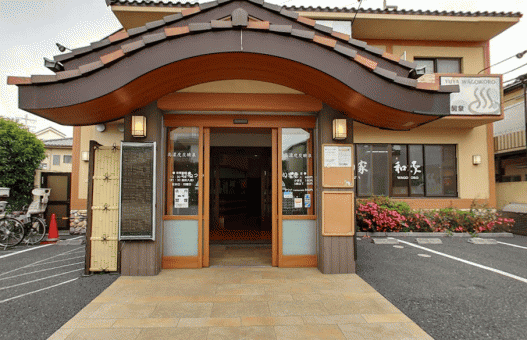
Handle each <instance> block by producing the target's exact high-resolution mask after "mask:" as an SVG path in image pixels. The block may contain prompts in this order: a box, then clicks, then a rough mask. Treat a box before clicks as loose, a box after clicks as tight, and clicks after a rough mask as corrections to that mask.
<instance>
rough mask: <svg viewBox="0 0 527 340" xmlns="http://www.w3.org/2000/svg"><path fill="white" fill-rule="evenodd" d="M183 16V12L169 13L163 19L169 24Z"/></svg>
mask: <svg viewBox="0 0 527 340" xmlns="http://www.w3.org/2000/svg"><path fill="white" fill-rule="evenodd" d="M181 18H183V14H181V13H174V14H171V15H167V16H166V17H163V20H164V21H165V22H166V23H167V24H170V23H171V22H174V21H177V20H179V19H181Z"/></svg>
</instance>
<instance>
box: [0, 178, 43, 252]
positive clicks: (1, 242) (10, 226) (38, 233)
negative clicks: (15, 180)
mask: <svg viewBox="0 0 527 340" xmlns="http://www.w3.org/2000/svg"><path fill="white" fill-rule="evenodd" d="M2 189H7V188H1V189H0V194H1V193H3V194H4V195H2V196H0V197H5V190H4V191H3V192H2ZM7 190H8V191H7V197H9V189H7ZM31 193H32V194H33V201H32V202H31V204H30V205H29V207H28V209H27V210H25V211H23V212H13V213H11V214H7V213H6V208H7V205H8V203H7V202H6V201H1V202H0V247H4V248H6V247H12V246H16V245H18V244H20V243H21V242H22V241H24V242H25V243H26V244H28V245H34V244H38V243H40V241H42V239H43V238H44V236H46V227H47V226H46V221H45V220H44V218H43V215H44V212H45V211H46V208H47V204H48V198H49V195H50V193H51V189H47V188H39V189H33V191H32V192H31Z"/></svg>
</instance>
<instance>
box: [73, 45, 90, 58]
mask: <svg viewBox="0 0 527 340" xmlns="http://www.w3.org/2000/svg"><path fill="white" fill-rule="evenodd" d="M91 51H92V47H91V46H85V47H79V48H74V49H73V50H72V52H73V54H74V55H75V56H79V55H83V54H86V53H89V52H91Z"/></svg>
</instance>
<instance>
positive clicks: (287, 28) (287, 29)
mask: <svg viewBox="0 0 527 340" xmlns="http://www.w3.org/2000/svg"><path fill="white" fill-rule="evenodd" d="M292 30H293V26H291V25H270V26H269V31H271V32H277V33H291V31H292Z"/></svg>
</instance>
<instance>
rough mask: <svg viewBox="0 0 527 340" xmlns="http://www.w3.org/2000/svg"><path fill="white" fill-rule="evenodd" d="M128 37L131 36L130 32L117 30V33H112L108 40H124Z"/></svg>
mask: <svg viewBox="0 0 527 340" xmlns="http://www.w3.org/2000/svg"><path fill="white" fill-rule="evenodd" d="M127 38H129V35H128V32H126V31H120V32H117V33H115V34H112V35H110V36H109V37H108V40H110V42H112V43H114V42H116V41H119V40H124V39H127Z"/></svg>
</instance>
